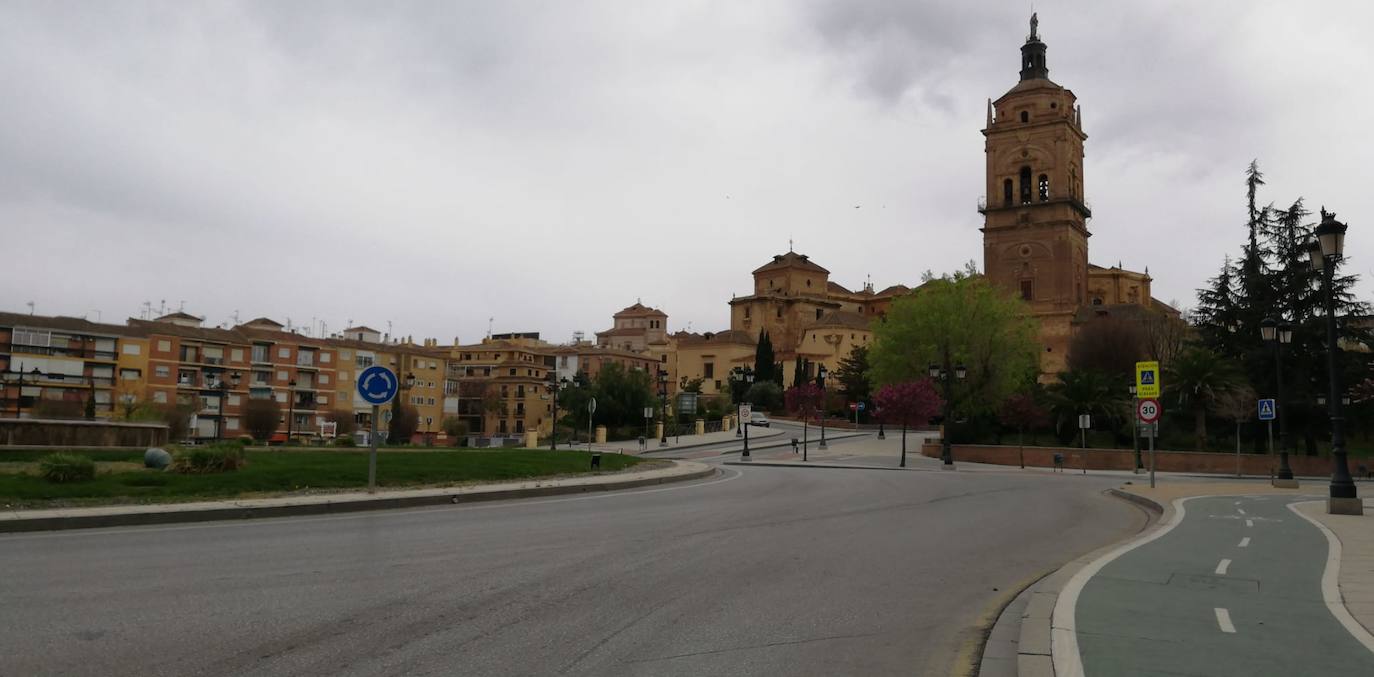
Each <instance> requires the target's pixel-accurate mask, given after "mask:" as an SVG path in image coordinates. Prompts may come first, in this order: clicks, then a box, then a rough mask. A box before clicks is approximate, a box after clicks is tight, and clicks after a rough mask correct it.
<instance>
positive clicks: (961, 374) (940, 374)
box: [928, 353, 968, 468]
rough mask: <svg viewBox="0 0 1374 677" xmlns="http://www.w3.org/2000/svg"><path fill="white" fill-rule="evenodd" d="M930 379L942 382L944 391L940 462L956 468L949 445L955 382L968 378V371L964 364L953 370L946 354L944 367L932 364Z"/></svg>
mask: <svg viewBox="0 0 1374 677" xmlns="http://www.w3.org/2000/svg"><path fill="white" fill-rule="evenodd" d="M928 372H929V374H930V377H931V378H932V379H936V380H938V381H939V382H940V385H941V389H942V390H944V395H945V397H944V399H945V402H944V413H943V414H942V415H941V421H940V422H941V424H942V425H941V427H942V428H943V430H942V431H941V432H940V460H942V461H944V464H945V467H946V468H952V467H954V452H953V450H952V449H950V444H949V424H950V419H951V417H953V415H954V381H955V379H958V380H960V381H962V380H964V379H965V378H967V377H968V369H967V368H965V367H964V365H963V364H962V363H960V364H958V365H955V366H954V368H953V369H951V368H950V364H949V353H945V363H944V366H941V365H938V364H931V365H930V367H929V370H928Z"/></svg>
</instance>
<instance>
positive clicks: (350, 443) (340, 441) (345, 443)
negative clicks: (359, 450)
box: [330, 436, 358, 447]
mask: <svg viewBox="0 0 1374 677" xmlns="http://www.w3.org/2000/svg"><path fill="white" fill-rule="evenodd" d="M330 444H331V445H333V446H336V447H356V446H358V443H357V442H356V441H354V440H353V438H352V437H351V436H350V437H336V438H334V441H333V442H331V443H330Z"/></svg>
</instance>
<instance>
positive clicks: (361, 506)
mask: <svg viewBox="0 0 1374 677" xmlns="http://www.w3.org/2000/svg"><path fill="white" fill-rule="evenodd" d="M666 463H667V464H668V465H666V466H663V467H657V468H650V469H647V470H633V471H628V472H618V473H605V474H603V473H596V474H591V475H577V476H572V477H550V478H545V479H531V480H523V481H518V482H500V483H488V484H474V485H467V486H450V487H432V488H426V489H402V490H391V491H378V492H377V493H376V494H368V493H366V492H362V491H351V492H342V493H323V494H305V495H292V496H278V497H271V498H250V499H238V500H224V501H199V502H195V503H157V504H146V505H112V506H101V507H94V508H57V509H45V510H5V511H0V533H3V532H19V531H50V530H56V529H85V528H95V527H112V526H129V525H141V524H168V523H174V522H207V521H215V520H236V519H254V518H262V517H285V516H291V515H323V514H331V513H342V512H356V511H361V510H382V509H388V508H412V507H419V506H428V505H444V504H457V503H473V502H479V501H498V500H505V499H514V498H528V497H534V496H556V495H560V494H577V493H585V492H590V491H612V490H616V489H631V488H634V487H643V486H650V485H655V484H666V483H669V482H682V481H687V480H694V479H701V478H704V477H709V476H711V475H713V474H715V472H716V470H715V468H713V467H711V466H709V465H706V464H704V463H693V462H690V461H666Z"/></svg>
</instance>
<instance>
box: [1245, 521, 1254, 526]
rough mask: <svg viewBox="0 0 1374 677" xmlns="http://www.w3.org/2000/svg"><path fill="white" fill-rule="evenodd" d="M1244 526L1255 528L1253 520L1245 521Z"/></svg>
mask: <svg viewBox="0 0 1374 677" xmlns="http://www.w3.org/2000/svg"><path fill="white" fill-rule="evenodd" d="M1245 526H1247V527H1253V526H1255V520H1245Z"/></svg>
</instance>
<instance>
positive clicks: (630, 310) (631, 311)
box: [611, 301, 668, 317]
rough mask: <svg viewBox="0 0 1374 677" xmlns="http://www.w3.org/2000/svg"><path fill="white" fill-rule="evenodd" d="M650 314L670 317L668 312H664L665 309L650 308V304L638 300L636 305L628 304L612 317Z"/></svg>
mask: <svg viewBox="0 0 1374 677" xmlns="http://www.w3.org/2000/svg"><path fill="white" fill-rule="evenodd" d="M649 316H653V317H659V316H662V317H668V314H667V313H665V312H663V311H661V310H659V309H658V308H650V307H649V306H646V305H644V304H642V303H639V302H638V301H636V302H635V304H634V305H632V306H628V307H626V308H623V309H621V311H620V312H618V313H616V314H615V315H612V316H611V317H649Z"/></svg>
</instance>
